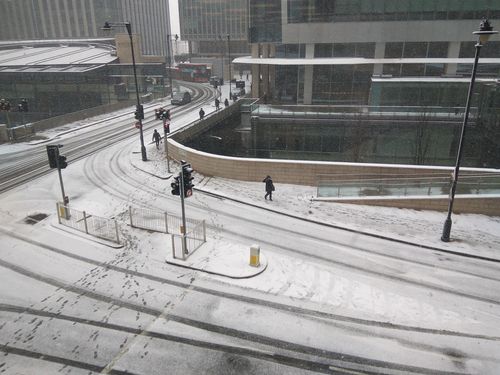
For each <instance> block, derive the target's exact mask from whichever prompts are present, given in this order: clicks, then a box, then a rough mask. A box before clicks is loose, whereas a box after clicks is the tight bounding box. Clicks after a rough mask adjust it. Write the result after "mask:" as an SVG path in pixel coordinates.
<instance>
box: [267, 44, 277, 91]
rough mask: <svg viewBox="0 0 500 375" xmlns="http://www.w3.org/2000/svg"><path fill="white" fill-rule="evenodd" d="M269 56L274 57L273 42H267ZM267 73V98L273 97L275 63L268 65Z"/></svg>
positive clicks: (274, 47) (274, 48)
mask: <svg viewBox="0 0 500 375" xmlns="http://www.w3.org/2000/svg"><path fill="white" fill-rule="evenodd" d="M267 57H269V58H274V57H276V46H275V45H274V44H269V48H268V56H267ZM268 67H269V75H268V80H267V81H268V88H269V89H268V94H267V97H268V99H271V98H273V97H274V91H275V90H274V88H275V87H276V65H268Z"/></svg>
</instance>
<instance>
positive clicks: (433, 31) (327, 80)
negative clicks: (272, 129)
mask: <svg viewBox="0 0 500 375" xmlns="http://www.w3.org/2000/svg"><path fill="white" fill-rule="evenodd" d="M483 17H486V18H489V20H490V23H491V24H492V25H493V27H494V28H495V29H497V30H499V29H500V2H499V1H497V0H481V1H477V0H465V1H464V0H440V1H427V0H335V1H334V0H249V19H250V21H249V22H250V24H249V26H250V28H249V41H250V43H251V46H252V52H251V56H250V57H242V58H237V59H236V60H235V61H234V62H235V63H242V64H251V65H252V76H253V77H252V78H253V81H252V95H253V96H254V97H265V98H266V99H267V100H268V101H272V102H275V103H290V104H296V103H298V104H361V105H362V104H365V105H366V104H374V105H447V106H455V105H463V104H464V103H463V102H464V100H465V97H466V90H467V85H468V79H466V78H467V77H469V76H470V73H471V70H472V63H473V57H474V51H475V48H474V45H475V41H476V39H477V38H476V37H475V36H473V35H472V32H473V31H476V30H477V29H478V27H479V23H480V21H481V19H482V18H483ZM499 77H500V37H499V36H498V35H496V36H494V37H492V39H491V40H490V42H488V44H487V45H486V46H484V47H483V48H482V49H481V58H480V65H479V69H478V78H480V79H481V78H484V79H489V80H493V81H494V80H495V79H497V78H499Z"/></svg>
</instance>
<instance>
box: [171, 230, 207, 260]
mask: <svg viewBox="0 0 500 375" xmlns="http://www.w3.org/2000/svg"><path fill="white" fill-rule="evenodd" d="M186 225H187V223H186ZM205 242H207V233H206V225H205V220H202V221H199V222H198V224H196V225H195V226H194V227H192V228H191V229H190V230H189V231H188V232H187V233H186V241H185V248H184V238H183V235H182V234H172V257H173V258H176V259H178V258H181V259H182V260H186V259H187V258H188V257H189V256H190V255H191V254H192V253H194V252H195V251H196V250H197V249H198V248H199V247H200V246H201V245H203V244H204V243H205Z"/></svg>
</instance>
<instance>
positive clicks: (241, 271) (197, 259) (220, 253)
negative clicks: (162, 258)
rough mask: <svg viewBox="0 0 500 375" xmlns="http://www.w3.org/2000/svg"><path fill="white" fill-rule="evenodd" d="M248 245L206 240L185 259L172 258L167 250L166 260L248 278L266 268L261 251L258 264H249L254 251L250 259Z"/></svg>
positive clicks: (235, 277) (175, 263) (204, 270)
mask: <svg viewBox="0 0 500 375" xmlns="http://www.w3.org/2000/svg"><path fill="white" fill-rule="evenodd" d="M250 246H251V245H250V244H249V245H248V246H245V245H242V244H235V243H230V242H226V241H224V240H207V242H206V243H204V244H203V245H202V246H201V247H200V248H198V249H197V250H196V251H194V252H193V253H192V254H189V255H188V257H187V259H186V260H182V259H178V258H173V256H172V253H171V252H169V254H168V255H167V258H166V262H167V263H168V264H171V265H174V266H179V267H183V268H188V269H192V270H196V271H200V272H205V273H208V274H212V275H217V276H222V277H229V278H232V279H248V278H250V277H255V276H257V275H259V274H261V273H262V272H264V271H265V269H266V268H267V258H266V257H265V256H263V255H262V253H260V255H259V259H258V262H257V264H259V265H258V266H251V265H250V262H251V260H252V261H253V262H254V263H255V253H254V256H253V257H252V259H251V255H250Z"/></svg>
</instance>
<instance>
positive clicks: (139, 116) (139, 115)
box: [134, 104, 144, 120]
mask: <svg viewBox="0 0 500 375" xmlns="http://www.w3.org/2000/svg"><path fill="white" fill-rule="evenodd" d="M135 108H136V109H135V112H134V117H135V119H136V120H144V107H143V105H142V104H139V105H137V106H136V107H135Z"/></svg>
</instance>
